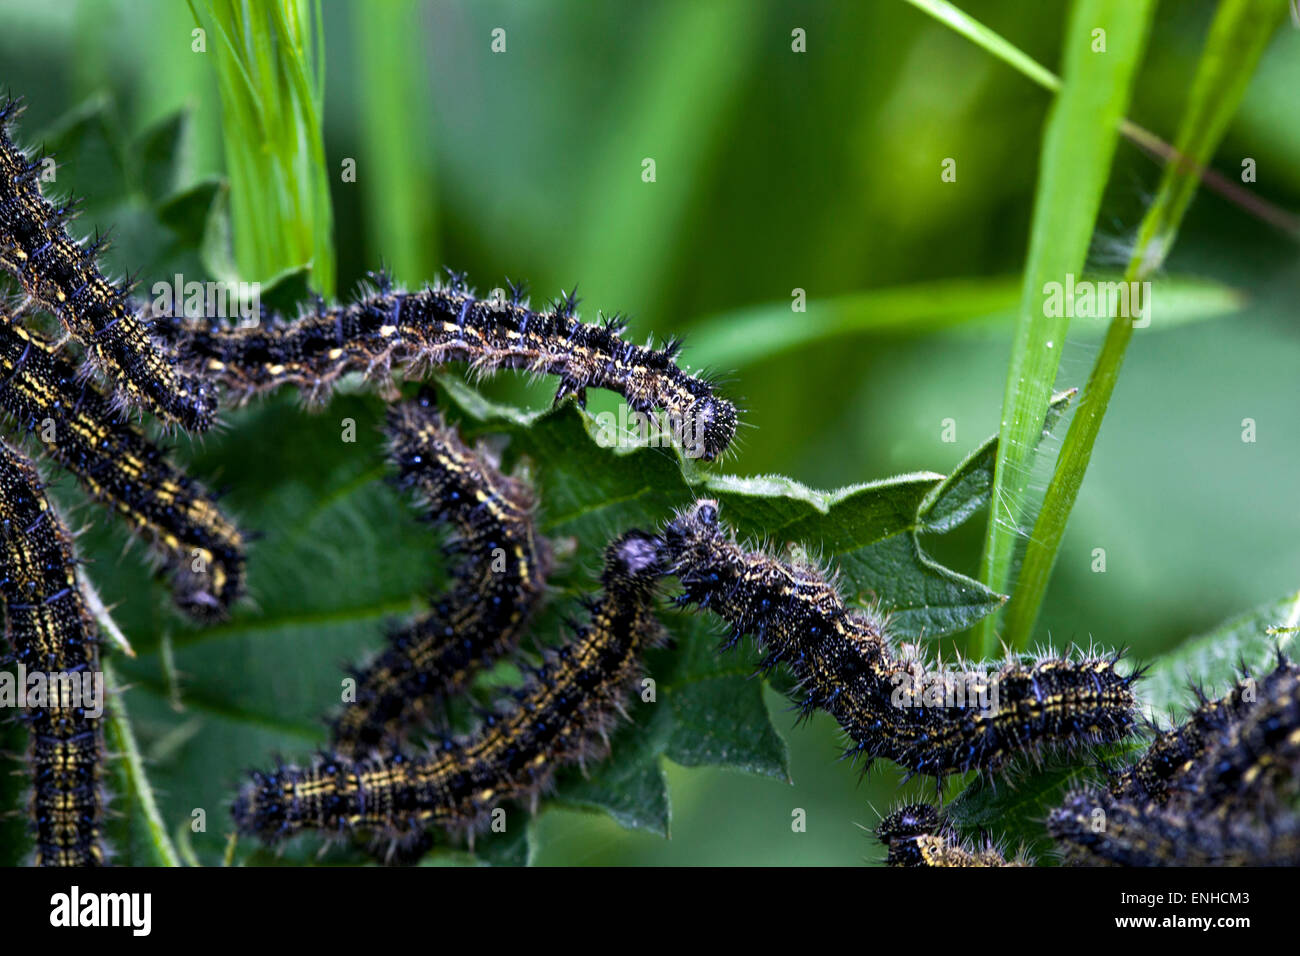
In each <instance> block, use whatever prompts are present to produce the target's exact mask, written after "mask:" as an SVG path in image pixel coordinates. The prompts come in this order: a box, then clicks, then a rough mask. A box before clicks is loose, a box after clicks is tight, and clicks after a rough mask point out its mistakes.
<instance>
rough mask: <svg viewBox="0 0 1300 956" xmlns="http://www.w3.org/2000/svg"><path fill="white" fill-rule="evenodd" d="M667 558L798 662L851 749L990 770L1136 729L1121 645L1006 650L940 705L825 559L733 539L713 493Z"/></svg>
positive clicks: (723, 613)
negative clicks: (1015, 654)
mask: <svg viewBox="0 0 1300 956" xmlns="http://www.w3.org/2000/svg"><path fill="white" fill-rule="evenodd" d="M662 560H663V564H664V567H665V570H666V571H667V572H668V573H670V574H673V575H676V576H677V578H678V580H679V581H680V582H681V585H682V594H681V595H680V596H679V597H678V599H677V601H678V603H679V604H680V605H683V606H684V605H692V604H693V605H697V606H699V607H701V608H705V609H708V610H711V611H712V612H713V613H715V614H717V615H718V616H719V617H721V618H722V619H723V620H724V621H726V622H727V623H728V624H729V625H730V627H731V631H730V637H729V639H728V642H727V645H728V646H731V645H734V644H735V643H736V642H737V641H738V640H739V639H740V638H741V637H743V636H747V635H748V636H752V637H753V638H754V639H755V640H756V641H757V642H758V644H760V645H761V646H762V648H763V649H764V651H765V652H766V654H765V656H764V658H763V660H762V665H761V666H762V667H763V668H764V669H770V668H773V667H775V666H776V665H778V664H782V663H784V664H786V665H787V666H789V668H790V669H791V671H792V672H793V673H794V676H795V677H796V678H797V679H798V681H799V686H800V688H801V692H800V693H801V696H799V697H797V698H796V703H797V704H798V705H799V706H800V707H801V708H802V710H803V711H804V712H805V713H808V712H811V711H812V710H814V709H822V710H825V711H827V712H828V713H830V714H831V715H832V716H833V717H834V718H835V719H836V720H837V721H838V722H839V724H840V726H841V727H842V728H843V729H844V731H845V732H846V733H847V734H848V736H849V737H850V739H851V741H852V743H851V745H850V746H849V749H848V754H849V755H851V756H853V757H861V758H863V759H864V760H865V762H866V763H867V765H868V766H869V765H870V763H871V762H872V761H874V760H875V759H877V758H886V759H888V760H892V761H894V762H895V763H897V764H898V765H899V766H901V767H903V768H905V769H906V770H908V771H909V772H910V773H911V774H923V775H931V776H935V777H942V776H945V775H947V774H952V773H961V772H964V771H968V770H980V771H992V770H996V769H998V768H999V767H1001V766H1003V765H1004V764H1005V763H1007V762H1008V761H1009V760H1011V759H1012V758H1014V757H1016V756H1017V755H1022V754H1030V755H1032V754H1036V753H1038V752H1039V751H1041V750H1043V749H1078V748H1082V747H1087V746H1091V745H1094V744H1099V743H1104V742H1107V741H1114V740H1118V739H1120V738H1122V737H1124V736H1126V735H1127V734H1128V733H1129V732H1130V731H1131V729H1132V728H1133V726H1134V724H1135V722H1136V719H1137V712H1136V701H1135V700H1134V695H1133V683H1134V682H1135V681H1136V680H1137V678H1138V674H1137V673H1133V674H1129V675H1127V676H1125V675H1122V674H1121V673H1120V672H1119V670H1118V669H1117V666H1116V665H1117V663H1118V661H1119V655H1118V654H1115V655H1110V656H1104V657H1102V656H1091V655H1090V656H1085V657H1082V658H1081V659H1068V658H1060V657H1045V658H1041V659H1038V660H1036V661H1021V660H1018V659H1015V660H1009V661H1007V662H1006V663H1004V664H1002V665H1001V666H999V667H998V668H997V669H995V670H993V671H992V672H991V673H988V674H984V675H979V680H978V681H977V682H976V683H978V685H979V686H978V687H977V688H974V689H975V690H976V691H977V693H975V694H973V695H968V696H963V698H962V699H961V700H955V699H954V700H953V701H952V702H951V705H950V704H949V701H948V700H947V699H942V700H940V701H939V702H938V703H937V705H935V704H934V703H933V702H931V701H930V700H929V699H927V697H926V696H924V695H923V694H917V693H915V692H914V690H913V688H915V687H916V686H917V682H916V677H917V671H918V666H919V662H918V661H915V660H909V659H904V658H901V657H899V656H897V655H896V654H895V653H894V651H893V649H892V648H891V647H890V646H889V643H888V641H887V639H886V636H885V634H884V627H883V624H882V622H881V621H880V620H878V619H877V618H876V617H874V616H873V615H871V614H870V613H868V612H867V611H864V610H861V609H856V608H850V607H849V606H847V605H846V604H845V602H844V599H843V598H842V597H841V595H840V593H839V591H838V590H837V589H836V587H835V584H834V582H833V581H832V580H830V579H829V578H828V577H827V576H826V575H825V574H824V573H823V572H822V571H821V570H820V569H818V568H816V567H813V566H811V565H807V564H799V563H791V562H786V561H782V560H780V559H778V558H776V557H773V556H772V555H769V554H767V553H765V552H762V551H751V550H747V549H745V548H744V547H742V546H741V545H739V544H737V543H736V541H735V540H734V538H733V536H732V535H731V533H730V532H729V531H728V530H727V529H726V528H725V527H724V525H723V524H722V523H721V521H720V520H719V516H718V505H717V502H715V501H710V500H701V501H697V502H696V503H695V504H694V505H693V506H692V507H690V508H688V509H687V510H686V511H684V512H682V513H681V514H679V515H678V516H677V518H676V519H674V520H673V521H671V522H670V523H669V524H668V525H667V527H666V528H665V529H664V532H663V547H662Z"/></svg>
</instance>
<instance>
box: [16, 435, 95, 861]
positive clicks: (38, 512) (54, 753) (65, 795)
mask: <svg viewBox="0 0 1300 956" xmlns="http://www.w3.org/2000/svg"><path fill="white" fill-rule="evenodd" d="M0 596H3V598H4V603H5V624H6V627H5V636H6V638H7V639H8V642H9V645H10V646H11V647H12V649H13V655H14V660H15V662H16V663H17V665H18V667H17V671H18V674H19V675H20V676H23V675H26V676H28V677H30V676H31V675H41V676H43V678H44V681H45V685H46V689H45V691H44V694H43V696H42V697H41V698H40V699H39V700H37V701H35V702H32V701H29V703H28V706H27V708H26V710H25V712H24V715H23V721H24V723H25V724H26V725H27V729H28V733H29V735H30V740H29V744H28V765H29V768H30V773H31V778H32V795H31V803H30V807H29V813H30V817H31V827H32V831H33V834H34V836H35V839H36V857H35V862H36V864H37V865H38V866H97V865H100V864H103V863H104V862H105V847H104V843H103V833H102V828H103V818H104V798H103V793H102V789H101V778H102V776H103V758H104V739H103V730H102V727H101V724H100V715H101V714H102V711H103V706H104V699H103V694H104V682H103V673H102V671H100V668H99V633H98V630H97V628H96V626H95V621H94V619H93V618H92V617H91V615H90V614H89V612H88V611H87V610H86V606H85V603H84V602H83V600H82V597H81V590H80V588H79V585H78V581H77V571H76V557H75V555H74V553H73V549H72V538H71V536H70V535H69V534H68V531H67V529H66V528H65V527H64V526H63V523H62V522H61V521H60V520H59V517H58V515H57V514H55V512H54V509H53V507H52V506H51V505H50V502H49V499H48V498H47V497H46V496H45V493H44V490H43V486H42V484H41V481H40V476H39V475H38V474H37V473H36V469H35V468H34V467H33V466H32V464H31V462H29V461H27V460H26V458H24V456H23V455H22V454H21V453H20V452H18V451H16V450H14V449H13V448H11V447H10V446H9V445H8V444H6V443H4V442H0ZM26 683H27V682H26V680H24V684H26ZM25 690H27V693H28V694H31V693H32V691H31V690H30V689H27V688H25ZM87 696H89V697H90V698H91V699H87Z"/></svg>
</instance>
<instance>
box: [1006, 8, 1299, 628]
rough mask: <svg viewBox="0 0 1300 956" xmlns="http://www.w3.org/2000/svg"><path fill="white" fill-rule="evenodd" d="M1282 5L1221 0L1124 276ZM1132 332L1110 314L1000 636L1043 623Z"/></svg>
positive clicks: (1140, 276) (1221, 128) (1213, 144)
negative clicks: (1172, 157)
mask: <svg viewBox="0 0 1300 956" xmlns="http://www.w3.org/2000/svg"><path fill="white" fill-rule="evenodd" d="M1284 7H1285V5H1284V4H1283V3H1282V2H1281V0H1267V2H1265V3H1264V4H1263V5H1262V6H1261V4H1259V3H1257V2H1255V0H1224V2H1223V3H1222V4H1220V6H1219V12H1218V14H1217V16H1216V17H1215V20H1214V23H1213V25H1212V26H1211V28H1210V36H1209V38H1208V39H1207V40H1206V44H1205V50H1204V52H1203V53H1202V55H1201V62H1200V66H1199V67H1198V68H1197V73H1196V79H1195V81H1194V82H1193V84H1192V90H1191V96H1190V98H1189V100H1188V105H1187V111H1186V112H1185V113H1184V115H1183V120H1182V124H1181V126H1180V127H1179V132H1178V141H1177V146H1176V155H1177V156H1179V157H1181V158H1180V159H1178V160H1177V161H1174V162H1170V163H1168V164H1167V165H1166V166H1165V172H1164V176H1163V177H1162V179H1161V182H1160V189H1159V191H1158V192H1157V193H1156V198H1155V202H1153V203H1152V205H1151V208H1150V209H1148V210H1147V214H1146V216H1145V217H1144V218H1143V221H1142V225H1141V227H1140V228H1139V230H1138V241H1137V246H1136V247H1135V249H1134V251H1133V256H1132V258H1131V259H1130V261H1129V265H1128V269H1127V270H1126V271H1125V275H1124V279H1125V281H1129V282H1140V281H1143V280H1146V279H1147V278H1148V277H1149V276H1151V275H1153V274H1154V273H1155V272H1156V271H1157V270H1158V269H1159V268H1160V266H1161V265H1162V264H1163V262H1164V260H1165V257H1166V256H1167V255H1168V254H1169V250H1170V248H1171V247H1172V245H1173V242H1174V239H1175V237H1176V235H1177V233H1178V227H1179V225H1180V224H1181V223H1182V218H1183V214H1184V213H1185V212H1186V211H1187V207H1188V205H1189V204H1190V203H1191V201H1192V196H1193V195H1195V192H1196V187H1197V184H1198V182H1199V181H1200V175H1201V171H1202V169H1203V167H1204V166H1205V164H1206V163H1208V162H1209V161H1210V158H1211V157H1212V156H1213V154H1214V151H1215V149H1216V148H1217V147H1218V144H1219V141H1220V140H1221V139H1222V138H1223V134H1224V132H1225V131H1226V129H1227V127H1228V121H1229V120H1231V119H1232V116H1233V114H1235V113H1236V111H1237V106H1238V105H1239V104H1240V102H1241V98H1242V96H1244V95H1245V92H1246V84H1247V83H1248V82H1249V81H1250V78H1251V76H1252V75H1253V74H1254V72H1255V66H1256V65H1257V64H1258V62H1259V58H1260V56H1261V54H1262V53H1263V52H1264V47H1265V46H1266V45H1267V43H1268V40H1269V38H1270V37H1271V36H1272V35H1273V33H1274V31H1275V30H1276V29H1277V26H1278V24H1279V23H1280V22H1281V20H1282V18H1283V16H1284V15H1285V12H1284ZM1159 286H1160V284H1157V286H1156V288H1159ZM1151 295H1152V298H1153V299H1154V298H1156V297H1157V296H1158V295H1159V293H1158V292H1156V291H1154V290H1153V291H1152V293H1151ZM1157 301H1158V300H1157ZM1133 330H1134V324H1133V322H1132V320H1131V319H1130V317H1129V316H1126V315H1116V316H1114V318H1113V319H1112V320H1111V322H1110V328H1109V330H1108V332H1107V334H1106V340H1105V342H1104V343H1103V344H1102V348H1101V352H1100V353H1099V354H1098V356H1097V362H1096V364H1095V365H1094V366H1093V369H1092V373H1091V374H1090V375H1089V376H1088V384H1087V387H1086V389H1085V391H1084V397H1083V400H1082V401H1081V402H1080V403H1079V414H1078V415H1076V416H1075V418H1074V421H1072V422H1071V423H1070V429H1069V431H1068V432H1067V433H1066V436H1065V441H1064V443H1063V445H1062V447H1061V454H1060V458H1059V459H1058V460H1057V463H1056V469H1055V473H1054V474H1053V475H1052V480H1051V482H1050V483H1049V484H1048V487H1047V493H1046V494H1045V495H1044V498H1043V506H1042V509H1041V510H1040V511H1039V513H1038V518H1037V520H1036V521H1035V522H1034V530H1033V533H1032V534H1031V535H1030V536H1029V544H1028V545H1027V547H1026V549H1025V559H1024V563H1023V565H1022V567H1021V570H1020V577H1019V581H1018V582H1017V584H1016V588H1015V593H1014V598H1013V600H1012V602H1011V605H1010V607H1009V608H1008V609H1007V613H1006V618H1005V622H1004V623H1005V625H1006V628H1005V635H1004V636H1005V638H1006V640H1007V642H1008V643H1009V644H1010V645H1011V646H1012V647H1025V646H1027V644H1028V642H1029V640H1030V638H1031V636H1032V632H1033V629H1034V625H1035V624H1036V623H1037V621H1038V613H1039V609H1040V608H1041V607H1042V603H1043V598H1044V596H1045V595H1046V593H1047V585H1048V581H1049V580H1050V578H1051V574H1052V568H1053V566H1054V565H1055V564H1056V556H1057V553H1058V551H1059V550H1060V546H1061V539H1062V538H1063V537H1064V535H1065V526H1066V523H1067V522H1068V521H1069V517H1070V512H1071V510H1073V508H1074V503H1075V501H1076V499H1077V498H1078V496H1079V488H1080V487H1081V486H1082V485H1083V477H1084V474H1085V473H1086V472H1087V470H1088V463H1089V462H1090V461H1091V460H1092V449H1093V446H1094V445H1095V444H1096V441H1097V435H1098V433H1099V432H1100V431H1101V422H1102V419H1103V418H1104V417H1105V415H1106V409H1107V408H1108V407H1109V405H1110V398H1111V395H1112V394H1113V393H1114V391H1115V384H1116V383H1117V382H1118V381H1119V373H1120V368H1121V366H1122V365H1123V363H1124V354H1125V352H1126V351H1127V349H1128V343H1129V340H1130V339H1131V338H1132V337H1133Z"/></svg>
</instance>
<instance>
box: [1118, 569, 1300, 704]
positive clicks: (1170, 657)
mask: <svg viewBox="0 0 1300 956" xmlns="http://www.w3.org/2000/svg"><path fill="white" fill-rule="evenodd" d="M1298 624H1300V591H1297V592H1296V593H1294V594H1288V595H1287V596H1286V597H1284V598H1281V599H1280V600H1277V601H1270V602H1269V603H1267V604H1261V605H1260V606H1259V607H1257V608H1255V609H1253V610H1251V611H1247V612H1246V613H1244V614H1241V615H1238V616H1237V617H1234V618H1232V619H1230V620H1227V621H1224V622H1223V623H1222V624H1220V625H1219V626H1218V627H1216V628H1214V629H1213V630H1211V631H1209V632H1207V633H1205V634H1201V635H1198V636H1196V637H1191V638H1188V639H1187V640H1186V641H1184V642H1183V643H1182V644H1181V645H1179V646H1178V647H1176V648H1175V649H1174V650H1172V651H1170V652H1169V653H1168V654H1165V655H1164V656H1162V657H1161V658H1159V659H1158V660H1157V661H1155V663H1153V664H1152V665H1151V669H1150V670H1149V671H1148V672H1147V676H1146V678H1145V679H1144V680H1143V681H1142V683H1141V684H1140V685H1139V687H1140V690H1141V693H1142V701H1143V704H1144V706H1145V708H1146V710H1147V712H1148V713H1149V714H1150V715H1151V716H1153V717H1161V718H1163V717H1165V716H1167V715H1168V714H1169V713H1170V712H1171V711H1172V712H1178V713H1185V712H1186V711H1187V709H1188V706H1189V705H1190V704H1192V703H1194V701H1193V699H1192V695H1191V692H1190V690H1189V689H1188V688H1189V686H1190V685H1191V684H1193V683H1195V684H1199V685H1202V686H1204V687H1205V689H1206V691H1207V692H1209V693H1214V692H1220V693H1221V692H1224V691H1226V690H1227V689H1228V687H1229V686H1231V685H1232V684H1233V683H1235V682H1236V681H1237V680H1238V679H1239V678H1240V677H1241V666H1242V665H1243V664H1244V665H1245V666H1246V667H1247V668H1248V669H1250V670H1251V671H1252V672H1253V673H1256V674H1258V673H1260V672H1261V671H1263V670H1264V669H1265V668H1267V667H1269V666H1271V665H1272V663H1273V662H1274V660H1275V658H1276V655H1277V651H1278V650H1281V651H1283V652H1285V653H1288V654H1291V655H1292V656H1294V655H1295V651H1296V649H1297V648H1298V647H1300V641H1297V638H1296V632H1295V631H1294V630H1283V631H1282V632H1281V633H1277V634H1270V633H1269V630H1270V629H1271V628H1283V629H1286V628H1294V627H1296V626H1297V625H1298Z"/></svg>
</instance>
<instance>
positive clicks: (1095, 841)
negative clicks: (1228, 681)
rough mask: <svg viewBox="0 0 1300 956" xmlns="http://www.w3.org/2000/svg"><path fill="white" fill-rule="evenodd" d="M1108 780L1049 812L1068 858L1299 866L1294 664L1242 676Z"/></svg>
mask: <svg viewBox="0 0 1300 956" xmlns="http://www.w3.org/2000/svg"><path fill="white" fill-rule="evenodd" d="M1197 693H1198V697H1199V699H1200V706H1198V707H1197V709H1196V710H1194V711H1193V712H1192V713H1191V714H1189V715H1188V717H1187V719H1186V720H1185V721H1184V722H1183V723H1182V724H1181V725H1180V726H1178V727H1174V728H1172V729H1170V730H1167V731H1164V732H1161V733H1159V734H1158V735H1157V736H1156V737H1155V739H1154V740H1153V742H1152V744H1151V746H1150V747H1149V748H1148V750H1147V752H1146V754H1145V755H1144V756H1143V757H1142V758H1141V759H1139V760H1138V761H1137V762H1136V763H1135V764H1134V765H1133V766H1131V767H1129V768H1127V769H1125V770H1124V771H1123V772H1121V773H1119V774H1118V775H1116V776H1115V777H1114V778H1113V779H1112V780H1111V781H1110V784H1109V786H1108V787H1107V788H1105V789H1088V790H1082V791H1077V792H1075V793H1072V794H1070V795H1069V796H1068V797H1067V798H1066V800H1065V802H1064V803H1063V804H1062V806H1060V807H1059V808H1057V809H1056V810H1054V811H1052V813H1051V814H1050V815H1049V816H1048V819H1047V829H1048V832H1049V833H1050V834H1051V835H1052V836H1053V837H1054V838H1055V839H1056V841H1057V842H1058V844H1059V845H1060V847H1061V849H1062V853H1063V855H1064V858H1065V859H1066V861H1068V862H1071V863H1076V864H1084V865H1099V864H1100V865H1119V866H1234V865H1236V866H1241V865H1245V866H1270V865H1281V866H1295V865H1300V815H1297V813H1296V812H1295V811H1294V810H1293V809H1292V802H1293V800H1294V797H1295V795H1296V788H1297V771H1298V770H1300V668H1298V667H1297V666H1296V665H1295V664H1294V663H1293V662H1291V661H1289V660H1287V659H1285V658H1283V657H1281V656H1279V659H1278V663H1277V666H1276V667H1275V668H1273V670H1272V671H1271V672H1269V673H1268V674H1267V675H1266V676H1264V677H1263V678H1261V679H1259V680H1255V679H1253V678H1251V677H1250V676H1249V675H1245V676H1244V677H1243V679H1242V680H1241V681H1240V682H1238V683H1237V685H1236V686H1234V687H1233V688H1232V689H1231V690H1230V691H1229V692H1228V693H1227V694H1225V695H1224V696H1222V697H1220V698H1218V699H1216V700H1207V699H1205V696H1204V694H1202V693H1200V692H1199V691H1198V692H1197Z"/></svg>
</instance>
